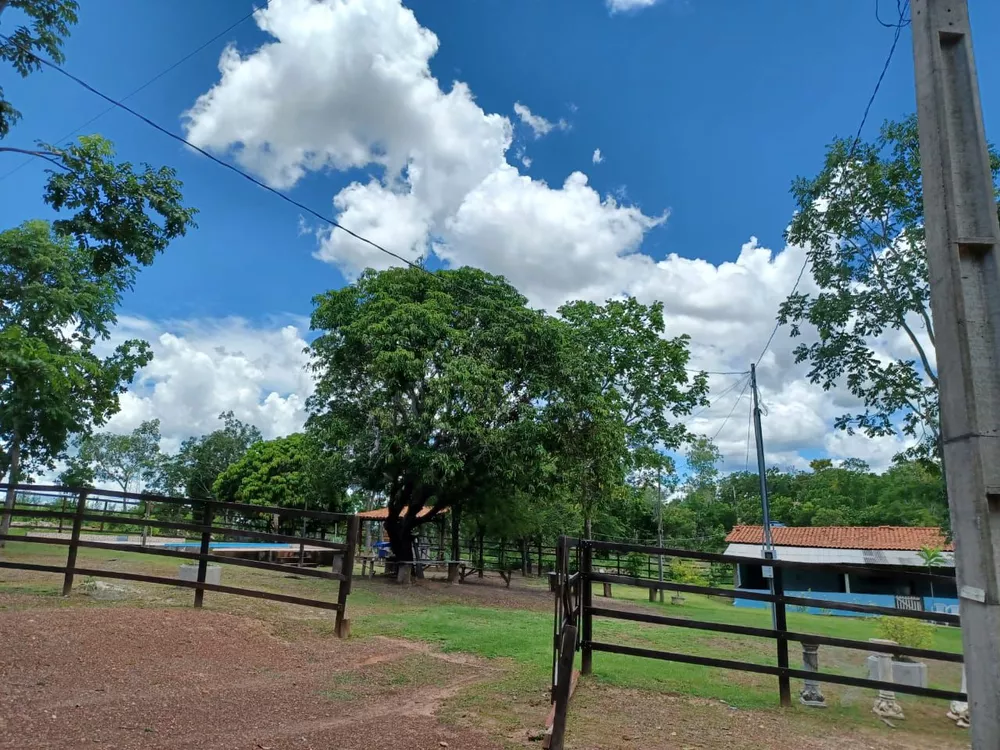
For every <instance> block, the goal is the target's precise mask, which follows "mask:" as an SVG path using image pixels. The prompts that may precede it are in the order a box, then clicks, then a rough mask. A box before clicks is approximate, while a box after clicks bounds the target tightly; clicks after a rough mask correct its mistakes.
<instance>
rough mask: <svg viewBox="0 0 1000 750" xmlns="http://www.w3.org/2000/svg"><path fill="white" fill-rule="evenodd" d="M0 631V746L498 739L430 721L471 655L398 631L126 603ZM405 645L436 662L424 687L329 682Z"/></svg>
mask: <svg viewBox="0 0 1000 750" xmlns="http://www.w3.org/2000/svg"><path fill="white" fill-rule="evenodd" d="M0 633H2V634H3V642H4V647H3V648H2V649H0V748H18V749H19V750H20V749H21V748H24V749H25V750H28V749H29V748H30V749H31V750H50V749H51V750H55V749H57V748H59V749H62V748H74V749H75V748H85V747H97V748H106V749H107V750H129V749H131V748H144V749H150V750H152V749H153V748H171V749H172V750H178V749H181V748H199V750H215V749H219V750H221V749H223V748H225V749H226V750H229V749H233V750H243V749H244V748H246V749H247V750H264V749H265V748H271V749H272V750H284V749H285V748H295V749H296V750H298V749H302V750H306V749H307V748H312V749H313V750H333V749H334V748H337V749H338V750H354V749H355V748H357V749H358V750H362V748H363V749H364V750H380V749H382V748H386V749H388V748H392V749H393V750H401V749H402V748H405V749H406V750H424V749H425V748H427V749H429V750H440V748H443V747H449V748H463V749H466V750H500V748H501V745H498V744H496V743H495V742H493V741H491V740H489V739H488V738H487V737H486V736H485V735H482V734H479V733H477V732H474V731H470V730H463V729H456V728H452V727H446V726H444V725H442V724H440V723H439V722H438V721H437V720H436V719H435V712H436V710H437V708H438V706H439V704H440V703H441V701H443V700H445V699H446V698H448V697H450V696H451V695H453V694H455V693H456V692H457V691H459V690H460V689H461V688H462V687H464V686H466V685H469V684H471V683H472V682H474V681H477V680H479V679H482V678H483V677H484V674H483V672H482V670H481V668H480V667H479V665H476V664H475V663H472V662H463V661H462V660H458V659H454V658H451V657H445V656H440V657H439V656H438V655H435V654H433V652H430V651H429V650H426V649H410V648H408V647H407V646H406V645H405V644H402V643H400V642H398V641H388V640H380V639H375V640H369V641H348V642H342V641H338V640H336V639H333V638H313V639H305V640H302V639H299V640H296V641H294V642H289V641H285V640H282V639H280V638H277V637H275V636H273V635H272V634H271V633H270V632H269V630H268V626H267V625H266V624H265V623H263V622H260V621H257V620H252V619H249V618H243V617H234V616H231V615H225V614H219V613H213V612H207V611H197V610H189V609H177V610H171V609H136V608H124V607H123V608H76V607H71V608H66V609H50V608H46V609H27V610H20V611H6V612H0ZM9 644H17V646H16V648H11V647H9ZM415 651H416V652H419V653H420V654H424V655H429V658H440V659H441V661H442V662H445V666H446V669H444V670H443V671H442V674H443V677H442V676H441V675H437V676H436V677H435V680H436V681H435V683H434V684H433V685H427V686H416V687H414V686H412V685H411V686H410V687H409V688H408V687H407V685H406V684H405V683H404V684H401V685H394V684H392V683H388V684H386V685H385V686H384V688H381V687H380V688H379V690H378V691H377V692H376V694H375V696H374V697H373V696H372V695H371V691H365V693H366V694H365V696H364V699H363V700H362V699H360V698H359V699H358V700H352V699H351V697H350V696H349V695H346V696H345V695H344V694H343V692H331V691H330V690H329V688H330V685H331V683H332V682H336V679H337V678H338V676H339V678H340V681H341V682H342V683H346V684H348V685H358V684H359V683H358V681H359V680H364V679H365V675H366V673H365V670H366V668H367V667H369V666H370V665H373V664H384V663H386V662H394V661H396V660H401V659H405V658H407V657H409V656H411V655H412V654H413V653H414V652H415ZM348 672H356V673H357V674H356V675H355V674H351V675H347V678H348V679H346V680H345V679H344V678H345V674H344V673H348ZM348 692H349V691H348Z"/></svg>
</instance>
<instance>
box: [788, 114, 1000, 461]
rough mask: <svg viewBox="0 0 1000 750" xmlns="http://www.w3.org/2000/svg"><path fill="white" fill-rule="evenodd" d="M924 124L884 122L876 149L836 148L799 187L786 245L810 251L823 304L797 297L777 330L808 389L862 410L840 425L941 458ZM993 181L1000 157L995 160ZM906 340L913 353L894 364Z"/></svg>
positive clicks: (844, 142)
mask: <svg viewBox="0 0 1000 750" xmlns="http://www.w3.org/2000/svg"><path fill="white" fill-rule="evenodd" d="M918 149H919V139H918V136H917V122H916V117H915V116H911V117H908V118H906V119H904V120H901V121H899V122H886V123H885V124H884V125H883V126H882V128H881V130H880V132H879V135H878V138H876V139H875V140H874V141H873V142H871V143H858V144H857V145H856V146H855V145H854V139H853V138H850V139H843V138H838V139H836V140H834V142H833V143H832V144H831V145H830V146H829V148H828V149H827V153H826V159H825V161H824V164H823V169H822V170H821V171H820V173H819V174H818V175H817V176H816V177H815V178H813V179H807V178H799V179H797V180H796V181H795V182H794V183H793V185H792V195H793V196H794V197H795V202H796V207H797V212H796V214H795V216H794V218H793V219H792V222H791V224H790V226H789V228H788V231H787V240H788V242H790V243H793V244H796V245H802V246H804V247H806V249H807V257H808V261H809V266H810V269H811V273H812V278H813V281H814V282H815V283H816V285H817V286H818V287H819V291H818V292H817V293H815V294H807V293H803V292H796V293H794V294H792V295H790V296H789V298H788V299H787V300H786V301H785V302H784V303H783V304H782V306H781V309H780V312H779V320H780V322H781V323H787V324H789V325H790V332H791V335H792V336H793V337H796V336H808V337H809V338H812V339H813V340H812V341H806V342H803V343H801V344H799V345H798V347H796V349H795V357H796V361H798V362H807V363H808V364H809V365H810V371H809V378H810V380H811V381H812V382H813V383H818V384H820V385H822V386H823V388H825V389H827V390H829V389H831V388H834V387H838V388H839V387H846V388H847V390H848V391H849V392H850V393H851V394H852V395H853V396H854V397H855V398H856V399H858V401H859V402H860V410H859V411H856V412H853V413H846V414H843V415H841V416H840V417H839V418H838V419H837V420H836V426H837V427H839V428H840V429H844V430H846V431H848V432H853V431H855V430H860V431H861V432H863V433H864V434H866V435H868V436H870V437H878V436H883V435H894V434H897V433H899V432H902V433H903V434H905V435H908V436H910V437H915V438H918V439H919V440H920V442H921V447H922V449H923V450H922V454H923V455H927V454H928V452H932V453H933V452H936V451H937V440H938V395H937V371H936V368H935V367H934V364H933V348H934V336H935V333H934V327H933V321H932V319H931V315H930V287H929V282H928V276H927V261H926V250H925V247H924V229H923V193H922V182H921V173H920V154H919V150H918ZM990 159H991V164H992V167H993V175H994V182H996V178H997V176H998V173H1000V157H998V156H997V154H996V152H995V151H994V150H992V149H991V150H990ZM896 334H898V337H899V338H901V339H902V340H903V341H905V342H906V344H907V345H908V347H909V350H910V354H909V355H905V356H898V355H897V356H889V354H888V351H887V348H888V347H887V339H888V338H889V337H891V336H894V335H896Z"/></svg>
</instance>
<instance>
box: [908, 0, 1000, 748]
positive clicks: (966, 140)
mask: <svg viewBox="0 0 1000 750" xmlns="http://www.w3.org/2000/svg"><path fill="white" fill-rule="evenodd" d="M911 16H912V19H913V56H914V65H915V69H916V82H917V117H918V123H919V128H920V166H921V171H922V173H923V192H924V228H925V232H926V238H927V239H926V242H927V263H928V267H929V271H930V292H931V309H932V312H933V314H934V329H935V340H936V350H937V363H938V377H939V388H940V401H941V440H942V444H943V448H944V450H943V461H944V466H945V467H946V469H947V471H946V472H945V474H946V477H947V482H948V503H949V506H950V508H951V524H952V530H953V532H954V535H955V562H956V568H957V573H958V587H959V601H960V610H961V616H962V645H963V650H964V652H965V663H966V670H967V675H968V688H969V690H968V692H969V708H970V714H971V722H972V746H973V748H975V749H976V750H987V749H989V750H996V748H1000V710H998V709H997V707H998V706H1000V598H998V593H1000V592H998V578H1000V570H998V563H1000V268H998V257H997V253H998V252H1000V226H998V224H997V206H996V201H995V199H994V195H993V180H992V176H991V173H990V162H989V155H988V153H987V149H986V136H985V130H984V127H983V116H982V110H981V108H980V104H979V84H978V81H977V79H976V67H975V61H974V60H973V55H972V37H971V29H970V26H969V9H968V4H967V2H966V0H913V2H912V9H911Z"/></svg>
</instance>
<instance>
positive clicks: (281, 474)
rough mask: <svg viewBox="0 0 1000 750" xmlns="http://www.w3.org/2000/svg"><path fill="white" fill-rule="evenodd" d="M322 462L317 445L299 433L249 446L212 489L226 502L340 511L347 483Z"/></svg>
mask: <svg viewBox="0 0 1000 750" xmlns="http://www.w3.org/2000/svg"><path fill="white" fill-rule="evenodd" d="M324 463H325V461H324V457H323V456H321V455H320V454H319V452H318V450H317V446H314V445H313V444H312V441H311V440H310V439H309V438H308V437H307V436H306V435H304V434H303V433H301V432H298V433H294V434H292V435H289V436H287V437H282V438H276V439H274V440H266V441H262V442H258V443H254V444H253V445H251V446H250V447H249V449H248V450H247V451H246V453H244V454H243V455H242V456H241V457H240V458H239V459H237V460H236V461H235V462H233V463H231V464H230V465H229V466H228V467H227V468H226V470H225V471H223V472H222V473H221V474H219V476H218V477H217V478H216V480H215V482H214V483H213V485H212V491H213V494H214V495H215V497H217V498H218V499H219V500H225V501H228V502H238V503H249V504H251V505H269V506H276V507H280V508H309V509H311V510H325V511H331V512H336V511H340V510H342V509H343V506H344V501H345V498H346V494H345V490H346V485H345V482H344V481H343V479H341V481H339V482H338V481H336V477H335V476H334V475H333V472H332V471H330V470H329V469H330V467H328V466H324Z"/></svg>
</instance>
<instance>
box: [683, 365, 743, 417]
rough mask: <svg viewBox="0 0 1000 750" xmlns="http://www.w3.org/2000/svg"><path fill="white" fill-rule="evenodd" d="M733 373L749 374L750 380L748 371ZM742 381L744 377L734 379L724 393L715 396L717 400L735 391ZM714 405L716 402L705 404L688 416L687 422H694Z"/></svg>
mask: <svg viewBox="0 0 1000 750" xmlns="http://www.w3.org/2000/svg"><path fill="white" fill-rule="evenodd" d="M733 374H735V375H747V382H749V381H750V377H749V374H748V373H745V372H738V373H733ZM742 382H743V378H740V379H739V380H736V381H734V382H733V384H732V385H730V386H729V387H728V388H726V390H724V391H723V392H722V393H720V394H719V395H718V396H716V397H715V398H716V401H718V400H719V399H720V398H722V397H723V396H725V395H726V394H727V393H730V392H731V391H734V390H736V389H737V388H739V387H740V383H742ZM712 406H714V404H711V403H710V404H708V406H703V407H702V408H700V409H699V410H698V411H696V412H695V413H694V414H692V415H691V416H690V417H688V418H687V422H688V423H690V422H693V421H694V420H695V419H697V418H698V417H700V416H701V415H702V414H704V413H705V412H706V411H708V410H709V409H711V408H712Z"/></svg>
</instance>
